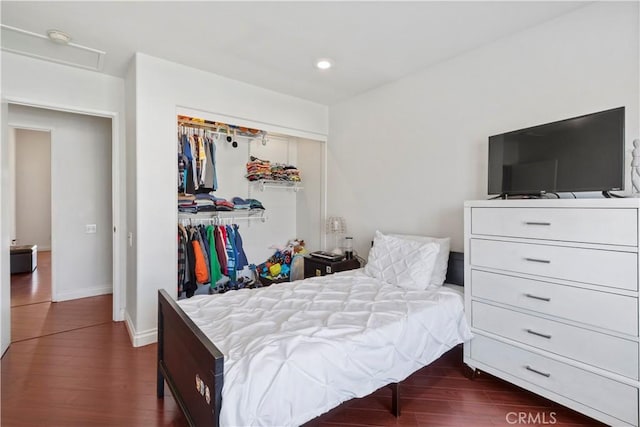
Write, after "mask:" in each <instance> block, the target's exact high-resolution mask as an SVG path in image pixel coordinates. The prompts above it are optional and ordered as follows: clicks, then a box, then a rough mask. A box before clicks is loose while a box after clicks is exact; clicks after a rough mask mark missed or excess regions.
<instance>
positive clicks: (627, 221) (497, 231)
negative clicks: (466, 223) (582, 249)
mask: <svg viewBox="0 0 640 427" xmlns="http://www.w3.org/2000/svg"><path fill="white" fill-rule="evenodd" d="M471 233H473V234H485V235H490V236H506V237H523V238H530V239H548V240H563V241H570V242H584V243H602V244H610V245H627V246H636V245H637V243H638V218H637V210H635V209H579V208H567V209H553V208H473V209H472V210H471Z"/></svg>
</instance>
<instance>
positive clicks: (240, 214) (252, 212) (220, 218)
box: [178, 209, 267, 224]
mask: <svg viewBox="0 0 640 427" xmlns="http://www.w3.org/2000/svg"><path fill="white" fill-rule="evenodd" d="M178 220H179V221H180V222H183V221H184V222H191V223H194V222H195V223H205V222H206V223H217V224H222V223H225V224H226V223H228V222H235V221H242V220H246V221H253V220H260V221H262V222H265V221H266V220H267V214H266V212H265V210H264V209H236V210H233V211H212V212H198V213H187V212H178Z"/></svg>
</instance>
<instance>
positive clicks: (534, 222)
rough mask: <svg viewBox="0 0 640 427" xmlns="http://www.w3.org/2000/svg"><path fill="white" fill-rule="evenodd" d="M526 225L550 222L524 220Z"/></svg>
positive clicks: (548, 223)
mask: <svg viewBox="0 0 640 427" xmlns="http://www.w3.org/2000/svg"><path fill="white" fill-rule="evenodd" d="M525 224H527V225H551V223H550V222H538V221H525Z"/></svg>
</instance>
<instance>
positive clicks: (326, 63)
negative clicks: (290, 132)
mask: <svg viewBox="0 0 640 427" xmlns="http://www.w3.org/2000/svg"><path fill="white" fill-rule="evenodd" d="M332 66H333V62H331V60H330V59H326V58H323V59H318V61H316V67H317V68H318V69H320V70H328V69H329V68H331V67H332Z"/></svg>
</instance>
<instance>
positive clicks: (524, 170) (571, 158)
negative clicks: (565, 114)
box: [489, 107, 624, 195]
mask: <svg viewBox="0 0 640 427" xmlns="http://www.w3.org/2000/svg"><path fill="white" fill-rule="evenodd" d="M623 162H624V107H619V108H614V109H611V110H606V111H600V112H597V113H592V114H587V115H584V116H580V117H573V118H570V119H566V120H560V121H557V122H553V123H547V124H543V125H539V126H533V127H530V128H526V129H520V130H515V131H512V132H507V133H503V134H500V135H494V136H490V137H489V194H502V195H540V194H544V193H559V192H579V191H610V190H623V189H624V164H623Z"/></svg>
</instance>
